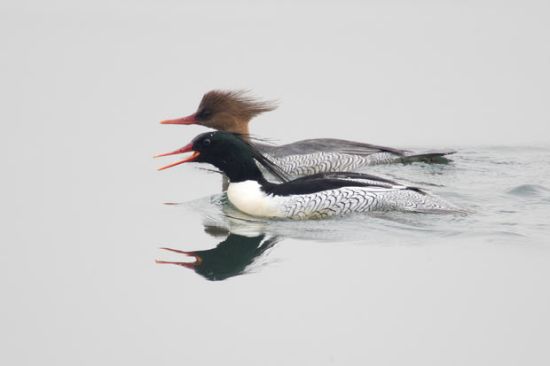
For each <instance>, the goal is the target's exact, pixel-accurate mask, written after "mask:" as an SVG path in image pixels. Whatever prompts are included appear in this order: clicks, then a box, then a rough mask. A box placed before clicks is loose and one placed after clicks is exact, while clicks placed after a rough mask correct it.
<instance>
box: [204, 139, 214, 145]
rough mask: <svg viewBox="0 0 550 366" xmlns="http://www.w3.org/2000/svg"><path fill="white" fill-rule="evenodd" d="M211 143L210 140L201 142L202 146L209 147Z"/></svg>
mask: <svg viewBox="0 0 550 366" xmlns="http://www.w3.org/2000/svg"><path fill="white" fill-rule="evenodd" d="M211 142H212V141H210V139H205V140H203V142H202V145H203V146H209V145H210V143H211Z"/></svg>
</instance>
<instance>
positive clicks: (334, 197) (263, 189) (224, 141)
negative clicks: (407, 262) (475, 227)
mask: <svg viewBox="0 0 550 366" xmlns="http://www.w3.org/2000/svg"><path fill="white" fill-rule="evenodd" d="M186 152H192V155H191V156H190V157H188V158H186V159H183V160H180V161H178V162H175V163H172V164H170V165H167V166H165V167H162V168H160V169H159V170H163V169H167V168H170V167H173V166H176V165H179V164H183V163H186V162H191V161H194V162H200V163H210V164H212V165H214V166H215V167H216V168H218V169H219V170H221V171H222V172H223V173H224V174H225V175H226V176H227V178H228V179H229V186H228V188H227V198H228V200H229V202H230V203H231V204H233V206H235V207H236V208H237V209H239V210H240V211H242V212H244V213H246V214H248V215H251V216H256V217H265V218H290V219H310V218H325V217H329V216H335V215H346V214H350V213H355V212H367V211H413V212H452V211H460V210H459V209H458V208H456V207H455V206H453V205H451V204H449V203H447V202H445V201H444V200H443V199H441V198H438V197H436V196H434V195H431V194H428V193H427V192H425V191H423V190H421V189H419V188H415V187H407V186H403V185H400V184H398V183H396V182H394V181H391V180H388V179H383V178H378V177H376V176H373V175H369V174H361V173H353V172H349V173H345V172H344V173H342V172H334V173H318V174H316V175H312V176H305V177H302V178H298V179H294V180H288V177H287V176H286V175H285V173H284V172H283V171H281V169H280V167H278V166H277V165H276V164H274V163H273V162H272V161H271V160H269V159H268V158H267V157H265V156H264V155H262V154H261V153H260V152H259V151H258V149H257V148H256V147H255V146H253V145H251V144H250V143H249V142H246V141H244V140H243V139H242V138H240V137H239V136H238V135H236V134H233V133H228V132H221V131H216V132H207V133H203V134H200V135H198V136H197V137H195V139H193V141H192V142H191V143H189V144H188V145H186V146H184V147H182V148H181V149H178V150H176V151H173V152H170V153H166V154H160V155H157V157H160V156H168V155H175V154H182V153H186ZM257 164H259V165H261V166H262V167H263V168H264V169H265V170H267V171H268V172H269V173H270V174H272V175H273V176H275V177H277V178H278V179H279V180H280V181H282V182H283V183H280V184H277V183H271V182H269V181H267V180H266V179H265V178H264V176H263V175H262V173H261V171H260V169H259V168H258V165H257Z"/></svg>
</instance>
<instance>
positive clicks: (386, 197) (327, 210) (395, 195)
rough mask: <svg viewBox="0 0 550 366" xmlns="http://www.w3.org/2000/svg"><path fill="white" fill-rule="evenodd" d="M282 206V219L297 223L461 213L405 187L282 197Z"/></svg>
mask: <svg viewBox="0 0 550 366" xmlns="http://www.w3.org/2000/svg"><path fill="white" fill-rule="evenodd" d="M281 204H282V205H281V206H282V211H283V213H284V216H285V217H289V218H293V219H297V220H300V219H312V218H315V219H319V218H326V217H329V216H340V215H346V214H349V213H358V212H369V211H412V212H426V213H427V212H431V213H437V212H441V213H447V212H453V211H460V210H459V209H458V208H457V207H456V206H454V205H452V204H450V203H448V202H446V201H444V200H443V199H441V198H439V197H436V196H433V195H430V194H427V193H419V192H417V191H414V190H411V189H407V188H402V189H386V188H381V189H373V188H363V187H348V188H340V189H335V190H328V191H322V192H317V193H313V194H307V195H296V196H289V197H285V198H284V200H283V201H282V202H281Z"/></svg>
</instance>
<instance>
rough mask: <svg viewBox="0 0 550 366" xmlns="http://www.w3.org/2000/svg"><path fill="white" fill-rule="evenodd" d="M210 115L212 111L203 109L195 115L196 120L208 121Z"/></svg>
mask: <svg viewBox="0 0 550 366" xmlns="http://www.w3.org/2000/svg"><path fill="white" fill-rule="evenodd" d="M211 115H212V111H211V110H209V109H203V110H202V111H200V112H199V113H197V119H202V120H204V119H208V118H210V116H211Z"/></svg>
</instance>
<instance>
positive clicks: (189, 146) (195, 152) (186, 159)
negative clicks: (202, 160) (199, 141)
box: [154, 143, 200, 170]
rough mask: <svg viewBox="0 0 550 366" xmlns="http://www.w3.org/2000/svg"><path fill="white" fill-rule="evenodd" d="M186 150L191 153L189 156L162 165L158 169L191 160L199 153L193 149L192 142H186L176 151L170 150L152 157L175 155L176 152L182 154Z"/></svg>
mask: <svg viewBox="0 0 550 366" xmlns="http://www.w3.org/2000/svg"><path fill="white" fill-rule="evenodd" d="M186 152H192V153H193V154H191V156H189V157H187V158H185V159H183V160H180V161H176V162H175V163H172V164H169V165H166V166H163V167H162V168H159V169H158V170H164V169H168V168H171V167H173V166H176V165H180V164H183V163H187V162H189V161H193V160H195V159H197V157H198V156H199V155H200V153H199V152H198V151H193V144H192V143H190V144H187V145H185V146H184V147H182V148H181V149H178V150H176V151H172V152H169V153H165V154H159V155H155V156H154V157H155V158H159V157H161V156H168V155H177V154H183V153H186Z"/></svg>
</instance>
